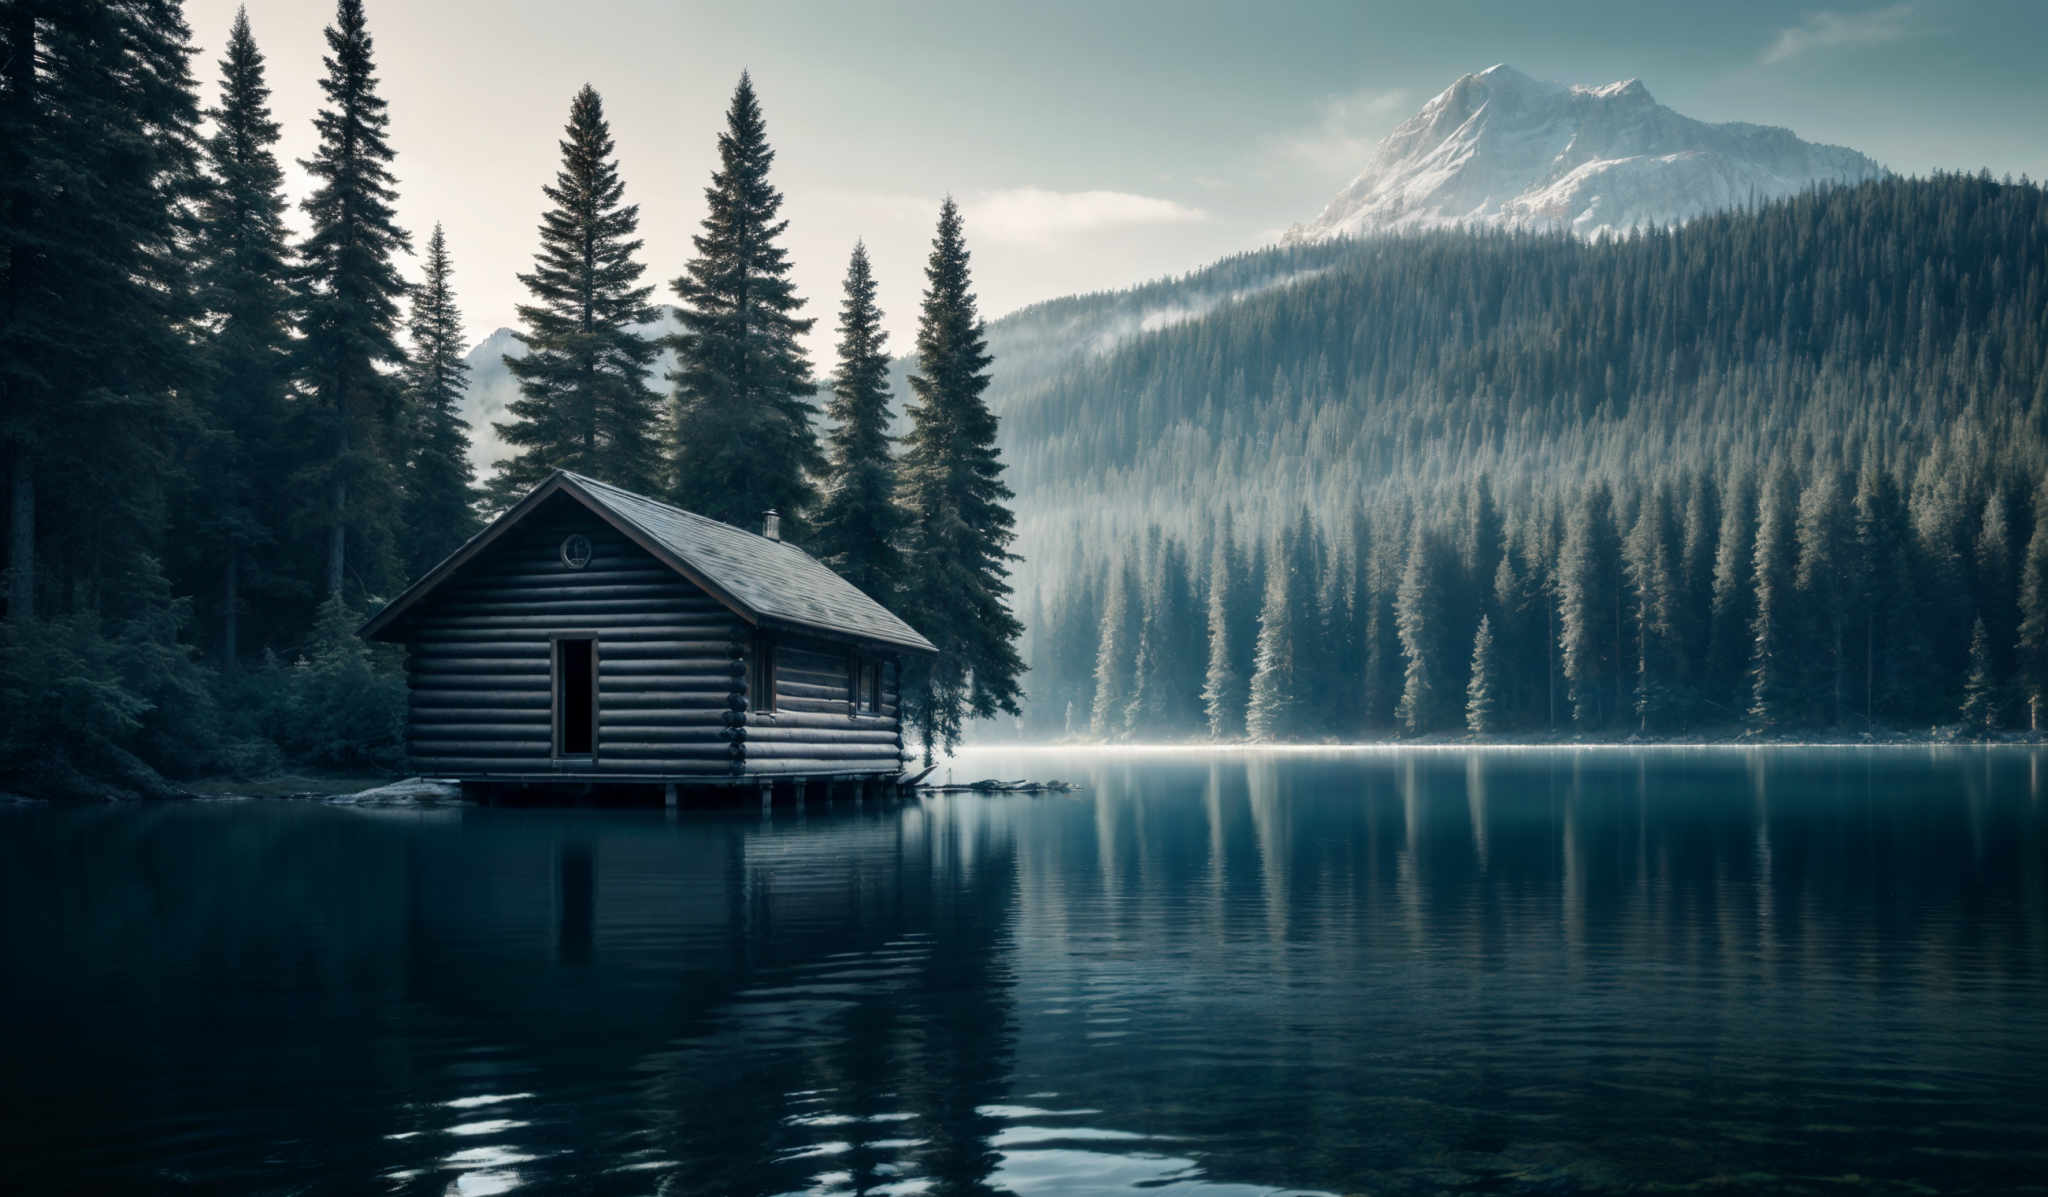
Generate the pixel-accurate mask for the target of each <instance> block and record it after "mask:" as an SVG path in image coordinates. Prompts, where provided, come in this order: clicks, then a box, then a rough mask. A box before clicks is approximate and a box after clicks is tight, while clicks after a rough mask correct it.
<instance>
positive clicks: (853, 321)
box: [811, 242, 903, 604]
mask: <svg viewBox="0 0 2048 1197" xmlns="http://www.w3.org/2000/svg"><path fill="white" fill-rule="evenodd" d="M888 339H889V334H888V333H886V332H884V331H882V313H881V309H879V308H877V307H876V306H875V276H874V273H873V272H872V271H871V270H870V269H869V267H868V251H867V246H865V245H863V244H861V243H859V242H855V243H854V247H853V258H852V260H851V261H849V262H848V263H847V266H846V298H845V299H844V300H843V301H841V303H840V305H839V369H838V371H837V373H836V374H835V375H834V376H833V380H832V399H831V401H830V402H829V403H828V404H827V405H826V409H825V411H826V414H827V415H829V416H830V417H831V418H832V431H831V433H830V434H829V436H828V437H827V440H826V446H827V452H826V457H827V470H826V475H825V498H824V502H823V503H822V504H820V506H819V508H818V515H817V519H816V520H815V521H814V531H813V533H812V535H811V547H812V551H813V552H814V554H815V555H816V556H817V558H818V559H819V560H820V561H823V562H824V563H825V564H827V565H829V566H831V567H832V568H833V569H835V570H837V571H838V572H839V575H840V576H841V577H843V578H845V579H846V580H847V581H849V582H851V583H853V584H854V585H855V586H857V587H859V588H860V589H861V590H862V591H864V592H865V593H867V594H868V595H869V596H871V597H873V598H875V599H877V600H879V601H881V602H882V603H884V604H888V603H890V602H893V601H894V599H895V595H896V590H897V587H898V586H900V585H901V584H902V580H903V554H902V552H901V550H900V549H899V547H898V545H897V541H898V540H899V539H900V537H901V536H902V530H903V514H902V511H901V509H900V508H898V507H897V506H896V463H895V461H894V460H893V459H892V458H891V456H890V449H889V445H890V437H889V355H888V352H887V351H886V350H884V349H883V345H884V344H885V343H886V342H887V341H888Z"/></svg>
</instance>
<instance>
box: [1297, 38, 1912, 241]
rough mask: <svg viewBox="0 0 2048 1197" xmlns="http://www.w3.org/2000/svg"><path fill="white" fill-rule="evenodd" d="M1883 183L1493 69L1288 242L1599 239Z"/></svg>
mask: <svg viewBox="0 0 2048 1197" xmlns="http://www.w3.org/2000/svg"><path fill="white" fill-rule="evenodd" d="M1884 173H1885V170H1884V168H1883V167H1881V166H1879V165H1878V164H1877V163H1876V162H1874V161H1872V160H1871V159H1869V158H1867V157H1865V156H1864V155H1862V154H1859V153H1857V152H1856V151H1854V150H1850V149H1845V148H1843V147H1841V146H1831V145H1816V144H1814V143H1812V142H1807V141H1801V140H1800V139H1799V138H1798V137H1796V136H1794V135H1793V134H1792V133H1791V131H1790V130H1787V129H1779V128H1773V127H1770V126H1767V125H1750V124H1741V123H1730V124H1719V125H1716V124H1708V123H1706V122H1705V121H1697V120H1694V119H1692V118H1691V117H1688V116H1684V115H1682V114H1680V113H1677V112H1674V111H1672V110H1671V109H1669V108H1666V107H1665V106H1664V105H1662V104H1659V103H1658V102H1657V101H1656V100H1655V99H1653V98H1652V97H1651V96H1650V92H1649V89H1648V88H1646V87H1644V86H1643V85H1642V83H1641V81H1639V80H1635V79H1630V80H1627V81H1626V82H1621V83H1610V84H1607V85H1605V86H1603V87H1581V86H1566V85H1564V84H1560V83H1549V82H1544V81H1541V80H1537V79H1532V78H1530V77H1529V76H1527V75H1525V74H1523V73H1521V72H1520V71H1517V70H1515V69H1514V68H1513V67H1510V66H1506V65H1501V66H1494V67H1489V68H1488V69H1486V70H1484V71H1481V72H1479V73H1478V74H1474V75H1466V76H1465V77H1464V78H1462V79H1459V80H1458V81H1457V82H1456V83H1453V84H1452V85H1451V86H1450V87H1449V88H1447V89H1445V90H1444V91H1443V92H1441V93H1439V94H1438V95H1437V97H1436V98H1435V99H1433V100H1431V101H1430V102H1429V103H1428V104H1425V105H1424V106H1423V108H1422V111H1420V112H1418V113H1416V114H1415V115H1414V116H1413V117H1411V118H1409V119H1408V120H1407V121H1406V122H1405V123H1403V124H1402V125H1401V126H1400V127H1399V128H1397V129H1395V130H1394V131H1393V132H1392V133H1390V134H1388V135H1387V138H1386V140H1384V141H1382V142H1380V144H1379V146H1378V148H1377V149H1376V150H1375V151H1374V153H1373V155H1372V157H1371V159H1370V160H1369V161H1367V163H1366V165H1365V169H1364V170H1362V171H1361V172H1360V173H1359V175H1358V177H1357V178H1356V179H1354V180H1352V182H1351V185H1350V186H1348V187H1346V188H1345V189H1344V190H1343V191H1342V192H1340V193H1339V194H1338V195H1337V197H1336V198H1335V199H1333V200H1331V201H1330V202H1329V204H1328V205H1327V206H1326V207H1325V208H1324V209H1323V211H1322V214H1321V215H1319V216H1317V217H1316V218H1315V219H1314V220H1312V221H1310V222H1309V223H1307V224H1305V225H1297V226H1295V227H1294V228H1293V229H1292V230H1290V232H1289V234H1288V237H1289V239H1290V240H1295V241H1316V240H1322V239H1326V238H1331V237H1357V236H1364V235H1369V234H1374V233H1398V232H1417V231H1422V230H1428V229H1440V228H1448V227H1454V226H1460V225H1464V226H1483V227H1494V228H1507V229H1527V230H1537V231H1547V230H1564V231H1568V232H1571V233H1575V234H1578V235H1580V236H1586V237H1597V236H1603V235H1607V234H1612V233H1616V232H1623V231H1626V230H1629V229H1634V228H1643V227H1654V226H1663V225H1671V224H1682V223H1684V222H1686V221H1689V220H1693V219H1696V218H1697V217H1699V216H1701V215H1703V214H1705V213H1708V212H1714V211H1720V210H1723V209H1727V208H1732V207H1736V206H1739V205H1741V204H1744V203H1748V202H1755V201H1761V200H1773V199H1781V198H1784V197H1786V196H1790V195H1794V194H1796V193H1798V192H1800V191H1804V190H1806V189H1808V188H1810V187H1814V186H1818V185H1825V184H1831V183H1857V182H1863V181H1865V180H1869V179H1875V178H1879V177H1881V176H1882V175H1884Z"/></svg>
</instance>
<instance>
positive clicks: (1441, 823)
mask: <svg viewBox="0 0 2048 1197" xmlns="http://www.w3.org/2000/svg"><path fill="white" fill-rule="evenodd" d="M955 772H956V773H957V774H959V775H961V776H963V777H964V776H987V775H1002V776H1041V777H1043V776H1056V777H1066V778H1069V779H1072V780H1075V781H1078V782H1083V783H1086V784H1087V785H1088V786H1089V787H1090V788H1089V790H1088V791H1087V792H1085V793H1081V794H1077V795H1073V796H1059V797H1043V798H1025V797H993V798H983V797H972V796H958V797H935V798H930V799H927V800H925V801H924V802H923V803H922V804H916V803H913V804H909V805H905V806H902V807H895V806H883V807H876V806H873V805H870V806H869V807H867V808H865V809H859V810H856V809H854V808H852V807H850V806H846V805H842V806H839V807H836V808H822V807H820V806H818V805H816V804H813V805H812V807H811V808H810V809H809V810H808V811H807V812H806V813H805V815H804V816H802V817H799V816H798V815H797V814H796V813H795V812H793V811H790V810H787V809H782V810H778V811H777V812H776V814H775V816H774V818H773V819H772V820H766V821H764V820H763V819H761V818H760V817H759V816H758V815H753V814H749V815H746V816H739V815H733V814H694V813H691V814H685V815H683V816H682V817H680V818H676V819H668V818H665V817H664V816H663V815H662V814H660V813H658V812H657V813H640V812H616V811H613V812H600V811H573V812H541V811H511V810H484V809H454V810H427V811H402V812H392V811H381V812H378V811H366V810H353V809H348V808H339V807H329V806H322V805H317V804H307V803H283V802H239V803H200V804H186V805H173V806H146V807H135V808H124V809H95V810H79V811H58V810H42V811H29V812H22V813H13V814H9V815H6V816H4V817H0V895H4V898H5V907H4V910H5V913H4V918H0V928H4V929H0V937H4V939H0V947H4V951H5V959H6V960H7V962H8V974H9V977H8V979H9V984H8V985H7V986H6V987H5V989H4V992H0V1017H4V1018H5V1020H6V1022H5V1025H6V1026H8V1027H9V1028H10V1035H9V1039H10V1044H9V1046H8V1048H7V1049H6V1050H5V1051H4V1052H0V1103H4V1105H0V1159H4V1160H5V1161H6V1163H5V1165H4V1168H5V1177H6V1181H5V1184H0V1187H8V1186H13V1187H19V1188H25V1189H39V1190H65V1189H71V1188H76V1187H80V1186H81V1185H93V1186H98V1187H108V1186H115V1187H126V1188H133V1189H145V1190H152V1189H179V1188H185V1187H191V1188H206V1189H222V1188H225V1189H263V1190H291V1191H316V1192H355V1191H362V1190H365V1189H374V1190H383V1191H397V1192H428V1193H439V1192H443V1191H446V1190H450V1189H451V1188H452V1189H453V1190H454V1191H459V1192H501V1191H509V1190H512V1189H517V1188H521V1187H527V1186H532V1187H538V1188H541V1189H558V1188H565V1187H570V1188H575V1189H577V1190H579V1191H589V1192H621V1193H639V1192H655V1191H661V1192H705V1193H726V1192H731V1193H784V1192H863V1193H882V1192H934V1193H996V1192H1014V1193H1037V1192H1062V1193H1065V1192H1091V1191H1092V1192H1112V1191H1113V1192H1129V1191H1132V1190H1133V1189H1134V1188H1140V1187H1142V1188H1148V1189H1149V1188H1159V1189H1165V1190H1168V1191H1171V1192H1190V1193H1202V1194H1227V1193H1253V1192H1270V1191H1275V1190H1280V1191H1297V1190H1300V1191H1316V1190H1322V1191H1347V1192H1356V1191H1364V1190H1369V1191H1372V1192H1438V1191H1447V1190H1448V1191H1487V1192H1500V1191H1509V1192H1514V1191H1541V1192H1573V1191H1585V1190H1605V1189H1621V1188H1629V1187H1635V1186H1639V1185H1643V1184H1668V1185H1681V1186H1691V1185H1699V1186H1701V1187H1709V1188H1711V1187H1716V1186H1724V1187H1732V1188H1738V1189H1742V1188H1759V1187H1763V1188H1778V1187H1788V1186H1789V1187H1798V1188H1804V1189H1808V1190H1812V1191H1825V1190H1831V1189H1834V1188H1837V1187H1842V1188H1848V1187H1858V1186H1861V1187H1876V1188H1880V1189H1886V1188H1898V1189H1905V1188H1914V1187H1921V1186H1924V1187H1928V1188H1934V1189H1940V1190H1956V1189H1981V1190H2003V1189H2009V1188H2012V1187H2015V1186H2017V1185H2020V1184H2022V1183H2034V1182H2037V1181H2038V1179H2039V1178H2040V1177H2041V1176H2043V1175H2048V1146H2044V1145H2048V1087H2044V1083H2043V1081H2042V1080H2041V1076H2042V1064H2043V1061H2044V1059H2048V881H2044V875H2048V857H2044V844H2043V819H2044V814H2043V811H2042V805H2041V799H2040V776H2039V775H2040V759H2039V754H2037V753H2035V752H2032V751H2029V750H2006V749H2000V750H1978V749H1950V750H1940V751H1931V750H1892V749H1886V750H1878V751H1872V752H1865V753H1855V752H1830V751H1818V750H1781V751H1768V752H1766V751H1758V752H1743V751H1728V750H1655V751H1644V752H1625V751H1545V752H1513V753H1510V752H1471V753H1468V752H1460V751H1419V752H1367V753H1355V754H1341V753H1280V754H1246V753H1230V752H1220V753H1213V754H1211V753H1202V752H1198V751H1190V752H1181V753H1171V754H1144V755H1129V756H1117V755H1108V754H1091V753H1079V754H1075V753H1067V754H1057V753H1022V754H1002V753H994V752H990V753H982V754H972V755H970V757H969V758H968V759H967V760H965V761H964V762H962V763H961V764H960V765H959V766H957V767H956V768H955ZM1859 1178H1860V1179H1859Z"/></svg>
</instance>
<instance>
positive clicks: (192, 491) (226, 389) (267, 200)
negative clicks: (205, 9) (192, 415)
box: [173, 10, 292, 670]
mask: <svg viewBox="0 0 2048 1197" xmlns="http://www.w3.org/2000/svg"><path fill="white" fill-rule="evenodd" d="M220 70H221V86H220V103H219V105H218V106H217V107H214V108H212V109H209V110H208V111H207V113H206V115H207V117H208V118H209V119H211V120H212V121H213V126H214V128H213V135H212V136H211V137H209V138H208V139H207V140H206V143H205V151H206V165H207V167H208V173H209V186H208V187H207V189H206V191H205V193H204V195H203V198H202V200H201V202H200V205H199V209H198V217H199V220H198V236H197V244H196V247H195V248H196V251H197V253H196V257H197V259H198V263H199V266H198V272H197V278H196V282H197V284H198V295H199V302H200V306H201V307H202V308H203V309H204V310H205V312H206V316H207V322H208V328H209V333H210V335H209V336H208V337H207V338H206V343H205V350H206V353H207V356H208V358H209V363H208V364H209V366H210V385H209V386H207V387H206V388H205V389H204V390H203V391H202V393H201V396H200V400H201V401H200V412H199V416H200V420H201V421H202V423H203V425H204V431H203V432H202V433H201V434H200V435H198V436H196V437H194V438H192V440H193V444H192V453H191V456H192V460H191V463H190V475H191V476H190V479H189V480H188V482H187V488H188V492H189V493H188V495H187V497H186V500H185V502H183V503H182V504H181V505H180V506H181V508H182V515H180V516H179V517H177V518H175V519H174V526H176V527H178V528H180V529H182V530H183V532H182V534H181V535H178V536H175V537H174V538H173V539H174V541H176V542H178V543H180V544H181V545H183V546H185V547H186V548H185V552H184V553H183V554H180V556H182V557H187V558H189V560H190V565H191V572H192V574H193V578H192V584H193V589H194V590H196V591H198V592H199V593H201V594H205V595H207V596H208V597H209V598H212V599H213V600H214V601H215V603H216V604H217V605H216V608H215V609H216V610H217V611H218V613H219V619H220V653H219V659H220V662H221V666H222V668H224V669H227V670H233V669H234V668H235V667H236V665H237V663H238V662H239V660H240V657H241V624H242V607H243V601H244V600H243V594H244V591H245V589H246V588H247V583H249V582H250V581H251V580H252V579H251V574H252V573H253V574H254V575H255V579H256V580H258V581H260V580H262V579H263V577H264V576H265V575H266V574H270V573H274V572H275V571H274V566H273V568H272V569H269V570H266V569H265V568H264V565H265V564H269V563H265V562H259V561H257V560H254V558H255V556H256V555H257V554H259V553H267V550H269V549H270V548H271V547H272V546H273V545H275V544H277V543H278V542H279V541H280V540H282V539H283V537H284V534H285V528H284V526H283V513H284V512H285V510H286V509H287V491H286V487H285V484H284V481H283V480H284V478H285V477H286V476H287V475H288V474H289V473H290V468H291V463H290V460H289V458H288V457H287V456H286V450H285V448H284V445H285V441H286V430H287V427H288V415H289V409H288V408H287V406H286V402H287V393H288V390H289V387H290V352H291V322H292V310H291V305H292V293H291V280H292V274H291V267H290V265H289V254H290V251H289V250H288V248H287V247H286V244H285V225H284V212H285V197H284V172H283V171H282V170H281V169H280V168H279V166H278V162H277V153H276V146H277V141H278V137H279V129H278V124H277V122H276V121H275V120H273V119H271V114H270V103H269V101H270V88H269V85H268V84H267V83H266V81H265V67H264V60H263V54H262V52H261V51H260V50H258V49H257V48H256V39H255V35H254V34H253V33H252V32H251V31H250V28H249V15H248V13H247V11H246V10H242V11H237V13H236V14H235V23H234V26H233V28H232V29H231V30H230V31H229V34H228V47H227V55H226V57H225V58H223V59H222V60H221V63H220ZM215 577H217V578H218V579H219V590H218V591H217V592H215V591H212V589H211V587H210V586H208V582H210V581H211V579H212V578H215Z"/></svg>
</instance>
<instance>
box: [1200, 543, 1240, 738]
mask: <svg viewBox="0 0 2048 1197" xmlns="http://www.w3.org/2000/svg"><path fill="white" fill-rule="evenodd" d="M1233 564H1234V561H1233V558H1232V553H1231V543H1230V515H1229V512H1228V511H1227V510H1226V511H1225V513H1224V517H1223V523H1222V525H1221V526H1220V527H1219V528H1218V529H1217V531H1216V538H1215V543H1213V544H1212V545H1210V547H1209V583H1208V592H1209V594H1208V599H1209V601H1208V621H1207V625H1206V626H1207V630H1208V654H1207V659H1208V668H1207V669H1206V670H1205V671H1204V673H1203V676H1202V713H1203V716H1204V717H1205V719H1206V721H1207V723H1208V727H1209V738H1210V739H1212V740H1227V739H1230V738H1231V737H1233V736H1237V735H1241V734H1243V732H1244V696H1243V693H1242V687H1243V684H1244V683H1243V680H1242V679H1241V678H1240V677H1239V676H1238V674H1237V669H1236V650H1235V647H1234V646H1233V645H1232V643H1231V632H1232V631H1233V630H1234V629H1233V624H1234V622H1235V621H1234V620H1233V619H1232V612H1231V603H1232V602H1233V601H1235V600H1236V598H1237V574H1236V571H1235V570H1234V569H1233V568H1232V566H1233Z"/></svg>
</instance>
